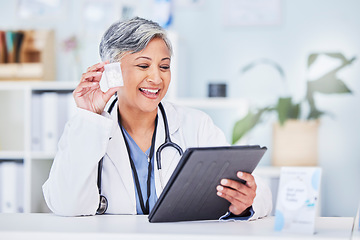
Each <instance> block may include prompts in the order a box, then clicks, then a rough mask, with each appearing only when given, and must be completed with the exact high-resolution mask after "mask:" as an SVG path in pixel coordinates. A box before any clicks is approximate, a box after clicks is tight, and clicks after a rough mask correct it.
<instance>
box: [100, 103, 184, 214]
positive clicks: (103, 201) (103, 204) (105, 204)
mask: <svg viewBox="0 0 360 240" xmlns="http://www.w3.org/2000/svg"><path fill="white" fill-rule="evenodd" d="M117 100H118V98H117V97H116V98H115V99H114V100H113V102H112V103H111V104H110V106H109V108H108V111H107V112H108V113H109V114H111V111H112V110H113V108H114V106H115V104H116V102H117ZM159 109H160V111H161V114H162V117H163V122H164V129H165V142H164V143H163V144H161V145H160V146H159V147H158V149H157V151H156V163H157V169H158V170H159V172H160V175H161V151H162V150H163V149H165V148H167V147H173V148H175V149H176V150H177V151H178V153H179V154H180V156H182V154H183V150H182V149H181V147H180V146H179V145H178V144H176V143H174V142H172V141H171V138H170V131H169V124H168V120H167V116H166V113H165V109H164V106H163V105H162V103H161V102H160V103H159ZM128 151H129V150H128ZM103 161H104V158H101V160H100V161H99V164H98V179H97V185H98V190H99V194H100V203H99V207H98V209H97V214H104V213H105V212H106V210H107V207H108V201H107V199H106V197H105V196H104V195H102V194H101V179H102V167H103ZM160 181H161V185H162V180H161V176H160ZM148 188H149V186H148Z"/></svg>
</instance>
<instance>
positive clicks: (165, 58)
mask: <svg viewBox="0 0 360 240" xmlns="http://www.w3.org/2000/svg"><path fill="white" fill-rule="evenodd" d="M140 58H145V59H147V60H152V59H151V58H150V57H145V56H140V57H137V58H135V60H138V59H140ZM164 60H169V61H171V59H170V58H169V57H164V58H162V59H161V61H164Z"/></svg>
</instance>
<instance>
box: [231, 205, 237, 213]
mask: <svg viewBox="0 0 360 240" xmlns="http://www.w3.org/2000/svg"><path fill="white" fill-rule="evenodd" d="M229 210H230V212H232V213H234V212H237V208H236V207H234V206H230V209H229Z"/></svg>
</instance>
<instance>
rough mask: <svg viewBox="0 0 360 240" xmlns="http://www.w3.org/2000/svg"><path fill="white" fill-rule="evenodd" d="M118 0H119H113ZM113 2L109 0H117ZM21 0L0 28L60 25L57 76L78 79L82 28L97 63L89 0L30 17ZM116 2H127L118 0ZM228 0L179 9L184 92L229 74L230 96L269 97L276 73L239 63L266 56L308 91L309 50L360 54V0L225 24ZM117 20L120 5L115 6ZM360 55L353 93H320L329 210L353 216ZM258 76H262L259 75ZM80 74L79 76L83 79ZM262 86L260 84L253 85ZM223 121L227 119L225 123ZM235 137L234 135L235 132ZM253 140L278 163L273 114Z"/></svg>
mask: <svg viewBox="0 0 360 240" xmlns="http://www.w3.org/2000/svg"><path fill="white" fill-rule="evenodd" d="M109 1H110V2H111V1H112V0H109ZM109 1H107V2H109ZM149 1H150V0H148V1H145V0H140V1H138V2H140V4H138V6H139V8H141V9H140V10H139V12H140V13H141V16H143V17H147V16H150V14H149V12H148V11H147V9H149V8H148V6H149ZM16 2H17V1H7V0H0V28H2V29H4V28H5V29H19V28H54V29H55V30H56V34H57V42H56V46H57V49H58V52H57V55H56V58H57V68H58V73H57V80H59V81H69V80H73V79H74V75H73V73H72V70H71V64H69V62H70V56H68V55H67V54H66V53H64V52H63V51H61V43H62V41H63V40H65V39H66V38H68V37H70V36H71V35H73V34H76V35H77V36H78V37H80V38H81V45H82V49H81V56H82V68H81V69H82V70H83V71H84V70H85V69H86V68H87V67H88V66H89V65H91V64H93V63H96V62H97V61H98V60H99V58H98V43H99V39H100V35H93V36H91V37H89V36H86V35H84V34H83V30H82V26H83V25H82V24H83V22H82V16H83V15H82V13H83V11H82V6H83V4H84V2H86V1H85V0H80V1H69V0H68V1H64V2H65V3H66V4H67V11H66V12H65V13H64V14H63V15H62V16H60V17H57V18H55V19H50V20H47V21H43V20H28V21H24V20H21V19H19V18H17V17H16V14H15V13H16ZM113 2H114V5H115V6H116V4H119V2H121V1H120V0H119V1H116V0H113ZM222 4H223V1H217V0H204V1H203V4H202V5H199V6H198V7H193V8H192V7H181V8H177V9H175V10H174V22H173V25H172V26H171V29H172V30H174V31H176V32H178V34H179V36H180V40H179V42H180V45H179V48H181V51H180V52H181V55H180V56H179V58H180V59H179V60H180V61H179V76H178V79H179V83H178V86H179V92H178V94H179V95H180V96H183V97H205V96H206V95H207V84H208V82H210V81H225V82H227V83H228V86H229V93H228V95H229V96H230V97H244V96H246V97H249V98H250V100H251V101H252V102H253V103H254V104H264V103H267V102H269V101H270V100H272V99H274V98H276V97H277V96H278V95H279V94H281V93H282V92H283V84H282V83H281V80H280V78H279V77H278V76H277V74H276V73H274V72H271V71H272V70H271V69H270V70H269V69H262V71H263V72H264V74H263V75H261V74H260V75H259V74H255V75H241V76H240V74H239V69H240V68H241V67H242V66H244V65H245V64H247V63H249V62H250V61H252V60H255V59H258V58H269V59H272V60H274V61H276V62H278V63H279V64H280V65H281V66H282V67H283V69H284V70H285V73H286V81H287V84H288V87H289V88H288V92H290V93H291V94H293V95H295V96H296V97H297V98H298V99H301V98H303V95H304V91H305V82H306V61H307V56H308V55H309V54H310V53H313V52H342V53H343V54H345V56H346V57H348V58H349V57H352V56H357V57H358V58H360V44H359V43H360V31H359V29H360V14H358V9H360V2H359V1H358V0H316V1H314V0H283V2H282V10H283V16H282V22H281V24H280V25H277V26H251V27H250V26H248V27H240V26H239V27H226V26H224V25H223V24H222V7H223V6H222ZM112 14H113V16H114V21H115V20H116V19H117V16H118V15H117V14H116V12H114V13H112ZM359 66H360V59H358V60H356V61H355V62H354V64H353V65H352V66H351V67H348V68H346V69H344V70H343V71H342V72H341V73H340V74H339V76H340V77H342V79H343V80H344V81H345V82H346V84H347V85H348V86H349V87H350V88H351V89H352V90H353V92H354V93H353V95H347V96H345V95H339V96H317V98H318V100H319V107H320V108H321V109H323V110H325V111H329V112H331V113H333V115H334V117H333V118H331V117H329V116H327V117H324V118H322V124H321V128H320V141H319V142H320V143H319V144H320V147H319V162H320V165H321V167H322V168H323V184H322V186H323V192H322V198H323V199H322V214H323V215H324V216H353V215H354V214H355V211H356V208H357V205H358V204H359V201H360V186H359V183H360V174H359V173H360V151H358V147H360V121H359V120H360V107H359V105H358V103H359V102H360V96H359V91H360V81H359V77H360V67H359ZM254 76H257V77H256V78H254ZM75 79H76V78H75ZM256 87H259V90H258V91H256V92H253V91H252V90H253V89H255V88H256ZM220 124H221V122H220ZM229 137H230V136H229ZM249 139H250V142H251V143H256V144H261V145H266V146H268V147H269V149H270V151H269V152H268V153H267V154H266V156H265V159H263V161H262V165H269V164H270V155H271V121H269V122H268V123H264V124H263V125H261V126H259V127H258V128H256V129H255V130H254V131H253V132H252V133H251V134H250V136H249Z"/></svg>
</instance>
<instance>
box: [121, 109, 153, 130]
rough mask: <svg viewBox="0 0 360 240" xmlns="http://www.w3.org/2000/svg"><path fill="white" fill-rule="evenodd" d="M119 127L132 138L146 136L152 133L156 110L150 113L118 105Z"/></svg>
mask: <svg viewBox="0 0 360 240" xmlns="http://www.w3.org/2000/svg"><path fill="white" fill-rule="evenodd" d="M119 111H120V117H121V125H122V126H123V127H124V128H125V129H126V131H127V132H128V133H129V134H130V135H131V136H132V137H133V136H136V135H138V134H139V135H143V136H144V134H145V135H147V134H149V133H150V134H151V135H152V133H153V131H154V127H155V118H156V115H157V109H155V110H154V111H152V112H142V111H139V110H134V109H133V108H131V107H130V106H126V105H125V104H121V103H119Z"/></svg>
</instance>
